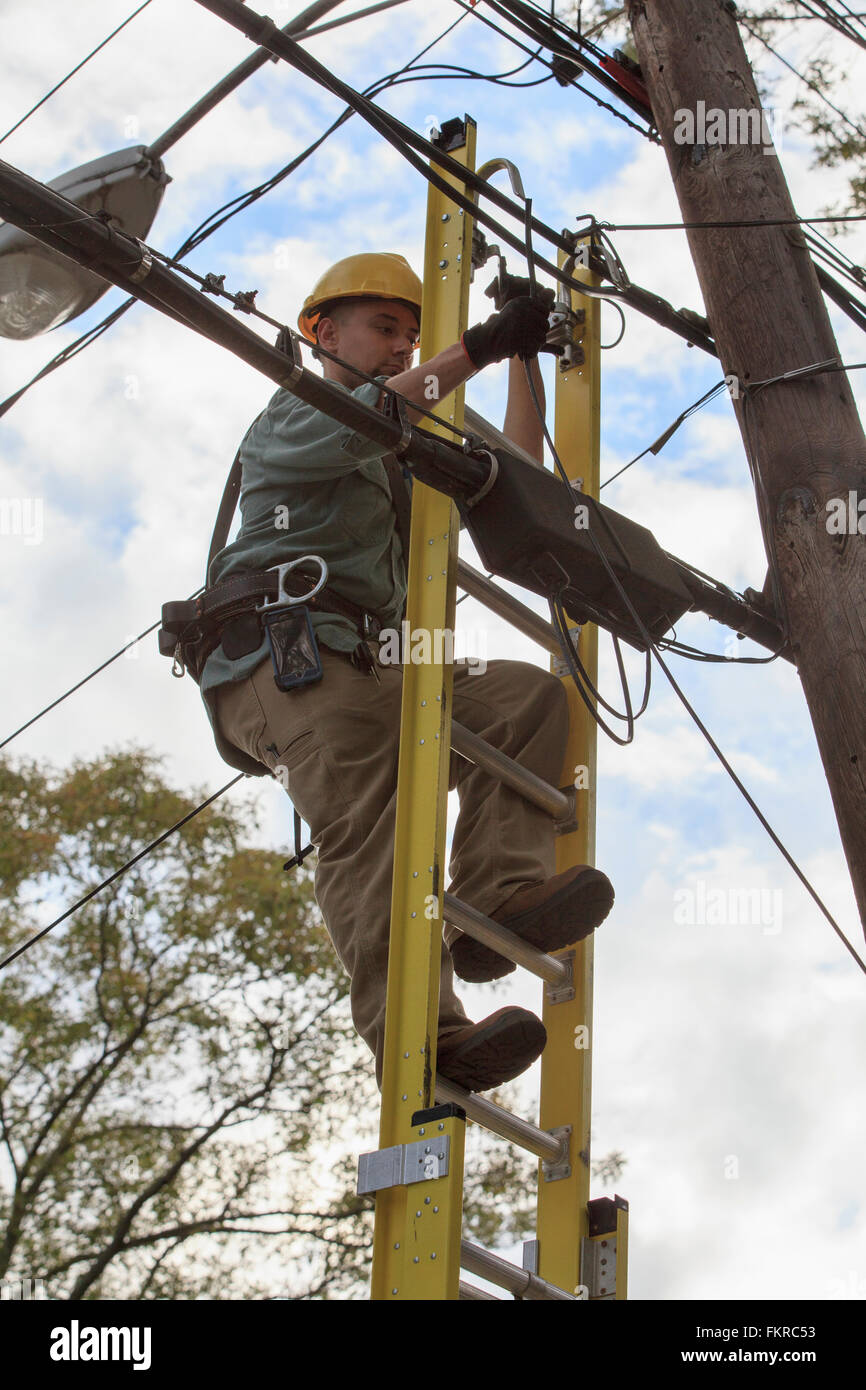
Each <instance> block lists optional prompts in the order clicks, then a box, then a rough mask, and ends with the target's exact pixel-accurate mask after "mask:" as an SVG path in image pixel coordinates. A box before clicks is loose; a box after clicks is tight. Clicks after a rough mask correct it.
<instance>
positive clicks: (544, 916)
mask: <svg viewBox="0 0 866 1390" xmlns="http://www.w3.org/2000/svg"><path fill="white" fill-rule="evenodd" d="M578 887H579V893H580V897H579V904H578V909H577V910H575V911H572V912H570V913H567V914H565V915H563V916H562V917H557V916H554V914H555V913H557V912H558V911H559V910H560V909H563V908H567V907H568V904H569V900H570V898H571V897H572V896H573V895H574V894H575V893H576V891H577V889H578ZM613 904H614V891H613V885H612V884H611V882H610V879H609V878H608V877H607V876H606V875H605V874H603V873H602V872H601V870H600V869H592V870H590V871H589V872H588V873H586V874H582V875H581V876H580V878H579V879H576V880H575V881H574V882H573V883H570V884H567V885H565V886H564V887H563V888H561V889H560V890H559V892H558V893H554V895H553V897H552V898H548V900H547V902H545V903H542V904H540V905H539V906H538V907H532V908H528V909H527V910H526V912H520V913H517V914H516V915H515V916H514V917H506V918H505V919H504V920H503V921H502V922H500V923H499V925H500V926H502V927H507V928H508V930H509V931H512V932H514V934H515V936H519V937H520V938H521V939H522V940H523V941H525V942H526V943H527V944H528V945H529V946H534V947H535V949H536V950H538V951H559V950H561V949H562V947H563V946H572V945H574V944H575V943H576V942H578V941H583V940H585V938H586V937H587V936H590V935H591V934H592V933H593V932H594V931H595V929H596V927H598V926H600V925H601V923H602V922H603V921H604V919H605V917H607V915H608V913H609V912H610V910H611V908H612V907H613ZM494 920H495V919H494ZM450 951H451V959H452V961H453V963H454V974H455V975H456V976H457V977H458V979H461V980H465V981H466V983H467V984H473V985H482V984H487V983H488V982H489V981H491V980H501V979H502V978H503V976H504V975H510V974H511V973H512V971H513V970H514V969H515V968H516V967H515V964H514V961H512V960H509V959H508V958H507V956H502V955H500V954H499V952H498V951H494V950H492V948H491V947H490V946H483V945H482V944H481V942H480V941H476V940H475V938H474V937H472V936H468V935H467V934H466V933H464V934H463V935H462V936H460V937H458V938H457V940H456V941H455V942H454V944H453V945H452V946H451V947H450Z"/></svg>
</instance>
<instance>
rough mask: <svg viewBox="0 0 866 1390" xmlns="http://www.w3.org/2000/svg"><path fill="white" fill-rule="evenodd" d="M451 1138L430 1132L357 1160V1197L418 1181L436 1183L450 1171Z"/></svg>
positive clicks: (367, 1154) (374, 1151)
mask: <svg viewBox="0 0 866 1390" xmlns="http://www.w3.org/2000/svg"><path fill="white" fill-rule="evenodd" d="M450 1156H451V1137H450V1135H448V1134H438V1135H436V1134H431V1135H430V1137H429V1138H427V1137H425V1138H423V1139H417V1140H416V1141H415V1142H414V1143H413V1144H394V1145H392V1147H391V1148H389V1149H374V1150H373V1151H372V1152H371V1153H365V1154H361V1156H360V1158H359V1159H358V1196H359V1197H362V1196H364V1195H365V1194H366V1193H368V1192H381V1191H382V1189H383V1188H386V1187H409V1186H411V1185H412V1184H413V1183H417V1182H434V1181H435V1180H436V1179H437V1178H444V1177H446V1176H447V1174H448V1162H449V1159H450Z"/></svg>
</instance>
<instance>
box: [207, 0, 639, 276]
mask: <svg viewBox="0 0 866 1390" xmlns="http://www.w3.org/2000/svg"><path fill="white" fill-rule="evenodd" d="M198 3H199V4H201V5H202V6H203V7H204V8H208V6H209V4H210V3H211V0H198ZM233 3H235V4H237V5H238V9H237V11H235V12H234V13H233V14H232V15H231V16H224V18H225V20H226V22H227V23H229V24H230V25H231V26H232V27H233V28H236V29H239V30H240V32H242V33H247V31H248V29H249V30H250V31H251V32H250V33H249V34H248V37H252V38H253V39H254V40H255V41H257V42H258V41H259V39H261V38H262V37H263V36H264V26H265V25H271V21H270V20H268V19H267V18H266V17H265V16H262V15H259V14H254V13H252V12H250V13H249V14H247V12H246V11H245V10H244V9H243V7H242V6H241V5H240V0H233ZM271 27H273V26H272V25H271ZM253 31H254V32H253ZM271 45H273V51H274V52H275V53H276V54H277V55H278V56H279V57H281V58H283V59H284V61H285V62H287V63H289V64H290V66H292V67H293V68H296V69H297V71H298V72H300V73H302V74H303V75H304V76H305V77H308V78H309V79H310V80H311V81H313V82H315V83H316V84H317V85H318V86H320V87H323V88H324V89H325V90H326V91H329V92H332V93H333V95H335V96H338V97H340V98H341V99H342V100H343V101H346V102H347V103H348V104H349V105H350V106H352V107H353V108H354V109H355V110H356V111H357V112H358V114H359V115H360V116H361V117H362V118H363V120H365V121H366V122H367V124H368V125H369V126H371V127H372V129H374V130H375V131H376V132H377V133H378V134H379V135H381V136H382V137H383V139H385V140H386V141H387V142H388V144H389V145H391V146H392V148H394V149H396V150H397V151H398V153H399V154H401V155H402V156H403V157H404V159H405V160H406V161H407V163H409V164H410V165H411V166H412V167H413V168H414V169H415V170H416V171H417V172H418V173H420V174H421V176H422V178H424V179H426V180H427V182H428V183H431V184H432V185H433V187H434V188H437V189H438V190H439V191H440V192H442V193H445V194H446V196H447V197H449V198H450V199H451V200H452V201H453V202H455V203H456V204H457V206H458V207H460V208H462V209H463V210H464V212H468V213H469V215H470V216H471V217H473V218H474V219H475V220H476V221H478V222H481V223H483V225H484V226H486V227H488V228H490V229H491V230H492V231H494V232H496V234H497V236H498V237H499V239H500V240H501V241H504V242H505V243H506V245H508V246H513V247H514V248H515V249H516V250H518V251H522V250H523V246H522V244H521V242H520V240H519V239H518V238H517V237H516V236H514V235H513V234H512V233H511V232H509V231H508V229H507V228H506V227H504V226H503V225H502V223H500V222H497V221H496V219H495V218H493V217H492V216H491V215H490V214H489V213H487V212H484V211H483V210H482V209H481V207H479V206H478V205H477V204H476V203H474V202H472V201H471V199H470V198H469V197H468V196H466V195H464V194H463V193H460V192H459V191H458V189H457V188H456V187H455V186H454V184H453V183H448V182H447V181H446V180H445V178H444V177H442V176H440V175H439V174H437V173H435V172H434V170H433V169H432V168H430V167H428V164H426V163H425V162H424V160H423V159H422V158H421V157H420V155H419V153H418V152H419V151H421V152H423V154H424V155H425V156H426V157H427V159H429V161H430V162H431V163H432V164H435V165H437V166H438V167H440V168H442V169H444V170H445V172H446V173H448V174H450V175H451V176H452V177H453V178H455V179H456V180H457V181H458V182H459V183H460V184H462V185H463V186H464V187H466V188H468V189H471V190H472V191H473V192H474V193H478V194H483V195H484V196H485V197H486V198H488V199H489V200H490V202H492V203H494V204H495V205H496V206H497V207H499V208H501V209H503V210H504V211H505V212H507V213H509V214H510V215H511V216H514V217H518V218H521V219H522V218H523V211H522V209H520V208H518V207H517V205H516V204H515V202H514V200H513V199H512V198H509V197H508V196H507V195H506V194H504V193H501V192H500V191H499V190H498V189H497V188H495V187H494V186H493V185H492V184H491V183H489V182H488V181H487V180H486V179H483V178H481V177H480V176H479V175H478V174H476V173H475V172H474V171H472V170H470V169H468V168H466V167H465V166H463V165H461V164H460V163H459V162H458V161H457V160H455V159H453V158H452V157H451V155H449V154H447V153H446V152H445V151H444V150H442V149H440V148H438V147H437V146H436V145H435V144H432V143H431V142H430V141H429V140H426V139H425V138H424V137H423V136H421V135H419V134H418V133H417V132H416V131H414V130H413V129H412V127H411V126H408V125H406V124H405V123H404V122H403V121H401V120H399V119H398V118H397V117H396V116H392V115H391V114H390V113H389V112H387V111H385V110H384V108H382V107H380V106H377V105H375V103H373V102H371V101H369V100H368V99H367V97H365V96H364V95H363V93H361V92H358V91H356V90H355V89H354V88H353V87H351V86H349V84H348V83H346V82H343V81H342V80H341V79H340V78H339V77H337V76H336V74H335V73H333V72H332V71H331V70H330V69H329V68H327V67H326V66H325V65H324V64H322V63H320V62H318V60H317V59H315V58H313V57H312V55H311V54H309V53H307V52H305V51H304V49H302V48H301V46H300V45H299V44H297V43H296V42H295V41H294V40H293V39H292V38H290V37H289V35H288V34H283V33H282V32H281V31H279V30H276V29H274V31H273V33H272V34H271V35H270V37H269V38H268V40H267V41H266V42H264V43H263V44H262V45H261V46H262V47H265V48H270V47H271ZM532 226H533V228H534V230H535V231H537V232H539V233H540V235H541V236H543V237H544V238H545V239H546V240H547V241H549V242H551V243H552V244H553V245H554V246H556V247H558V248H559V249H560V250H565V251H570V250H571V249H572V248H571V246H570V243H569V239H568V236H567V235H566V234H562V233H559V232H557V231H555V230H554V228H552V227H550V226H548V225H547V224H546V223H544V222H541V221H540V220H539V219H537V218H533V220H532ZM536 261H537V264H538V265H540V266H541V267H542V268H543V269H544V270H546V271H548V272H549V273H550V274H551V275H553V276H554V278H555V279H557V280H558V281H560V282H561V283H562V284H564V285H567V286H569V288H573V289H576V290H579V291H580V292H581V293H583V294H586V295H589V296H591V297H593V298H598V299H607V298H611V297H618V295H617V292H615V291H605V290H601V289H598V288H597V287H592V288H591V287H589V286H587V285H584V284H581V283H580V282H579V281H576V280H573V279H572V277H571V276H568V275H565V274H564V273H563V272H561V271H560V270H559V269H558V268H557V266H556V265H553V264H551V262H549V261H547V260H545V259H544V258H542V257H540V256H538V257H536Z"/></svg>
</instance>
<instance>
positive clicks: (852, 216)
mask: <svg viewBox="0 0 866 1390" xmlns="http://www.w3.org/2000/svg"><path fill="white" fill-rule="evenodd" d="M818 222H866V212H846V213H840V214H839V215H838V216H836V217H751V218H731V219H726V220H724V221H717V222H600V223H599V224H598V225H599V226H600V227H603V228H605V229H606V230H607V231H609V232H682V231H687V232H688V231H700V230H701V229H703V228H705V227H793V226H795V225H797V224H801V223H802V224H804V225H808V226H811V225H812V223H818Z"/></svg>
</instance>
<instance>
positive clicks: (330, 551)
mask: <svg viewBox="0 0 866 1390" xmlns="http://www.w3.org/2000/svg"><path fill="white" fill-rule="evenodd" d="M378 380H385V378H384V377H382V378H378ZM333 384H335V385H339V384H340V383H333ZM341 389H342V390H348V388H346V387H341ZM351 395H353V396H354V397H356V399H358V400H360V401H362V402H363V403H364V404H365V405H372V406H376V407H378V404H379V399H380V395H381V392H380V390H379V388H378V386H376V385H374V384H373V383H372V382H365V383H364V384H363V385H361V386H358V387H357V388H356V389H355V390H354V391H352V392H351ZM382 453H383V449H382V446H381V444H375V443H373V442H372V441H371V440H369V439H366V438H364V436H363V435H359V434H356V433H354V432H353V431H352V430H351V429H350V428H349V427H348V426H345V425H341V424H339V422H338V421H336V420H334V419H332V418H331V417H330V416H329V415H325V414H323V413H322V411H320V410H316V409H315V408H314V407H313V406H311V405H307V404H306V403H305V402H304V401H302V400H300V399H299V398H298V397H297V396H294V395H292V394H291V392H289V391H283V390H280V391H277V393H276V395H275V396H273V397H272V398H271V400H270V402H269V403H268V406H267V409H266V410H264V411H263V412H262V414H261V415H260V416H259V417H258V419H257V420H256V421H255V422H254V423H253V425H252V426H251V427H250V429H249V430H248V431H247V434H246V436H245V438H244V441H243V444H242V445H241V466H242V475H241V491H240V501H239V505H240V511H241V518H242V523H241V528H240V530H239V532H238V534H237V536H236V538H235V540H233V541H232V542H231V544H230V545H227V546H226V547H225V548H224V549H223V550H221V551H219V553H218V554H217V555H216V556H215V557H214V560H213V564H212V566H211V573H210V582H211V583H212V584H215V583H217V582H218V581H219V580H221V579H226V578H228V577H229V576H230V575H232V574H237V573H242V572H245V571H258V570H265V569H269V568H270V567H271V566H272V565H277V564H282V563H283V562H285V561H287V560H294V559H298V558H300V557H301V556H302V555H319V556H321V558H322V559H323V560H324V561H325V563H326V564H327V566H328V583H329V585H331V586H333V588H334V589H335V590H336V591H337V592H338V593H339V594H341V595H344V596H345V597H346V598H347V599H350V600H351V601H352V602H353V603H356V604H358V605H359V606H360V607H362V608H365V609H368V610H369V611H370V612H373V613H376V614H377V615H378V617H379V619H380V621H381V623H382V626H383V627H396V628H399V626H400V620H401V617H402V614H403V607H404V604H405V600H406V564H405V560H404V556H403V546H402V543H401V541H400V537H399V534H398V532H397V517H396V513H395V511H394V504H393V502H392V499H391V490H390V487H389V486H388V476H387V473H386V472H385V466H384V464H383V463H382ZM310 617H311V619H312V623H313V628H314V630H315V633H316V638H317V640H318V641H319V642H321V643H323V644H324V645H325V646H327V647H332V648H333V649H334V650H336V651H347V652H351V651H354V649H355V647H356V646H357V645H358V642H359V640H360V639H359V637H358V633H357V631H356V630H355V628H354V627H353V626H352V624H351V622H350V621H349V620H348V618H344V617H342V616H341V615H340V614H337V613H314V612H312V611H311V613H310ZM266 658H267V659H268V660H270V650H269V648H268V644H267V640H266V639H265V640H263V642H262V644H261V646H260V647H258V648H257V649H256V650H255V651H253V652H249V653H248V654H247V655H246V656H244V657H240V658H239V659H237V660H234V661H230V660H229V658H228V657H227V656H226V655H225V653H224V652H223V649H222V646H221V645H220V646H218V647H216V648H215V650H214V651H213V652H212V653H211V655H210V656H209V657H208V659H207V661H206V662H205V666H204V671H203V672H202V679H201V693H202V696H203V698H204V701H205V706H206V708H207V711H208V717H209V719H210V721H211V726H212V728H213V731H214V737H215V739H216V743H217V747H218V749H219V752H220V755H221V756H222V757H223V758H224V760H225V761H226V762H228V763H229V764H230V766H232V767H237V768H239V769H240V770H241V771H243V772H249V773H253V774H254V775H263V774H264V773H266V772H267V773H270V769H268V768H265V767H264V766H263V765H262V764H261V763H258V762H254V761H253V760H252V759H250V758H248V757H247V756H246V755H245V754H244V753H242V752H241V751H240V750H239V749H236V748H234V746H233V745H231V744H227V743H226V742H225V740H224V739H223V738H222V737H221V736H220V735H219V733H218V732H217V729H216V725H215V722H214V714H213V706H212V701H211V700H209V699H208V693H209V692H210V691H213V690H214V689H215V688H216V687H217V686H219V685H223V684H224V683H225V682H226V681H239V680H243V679H244V678H245V677H246V676H248V675H250V674H251V672H253V671H254V670H255V668H256V667H257V666H258V665H259V663H260V662H261V661H263V660H265V659H266Z"/></svg>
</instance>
